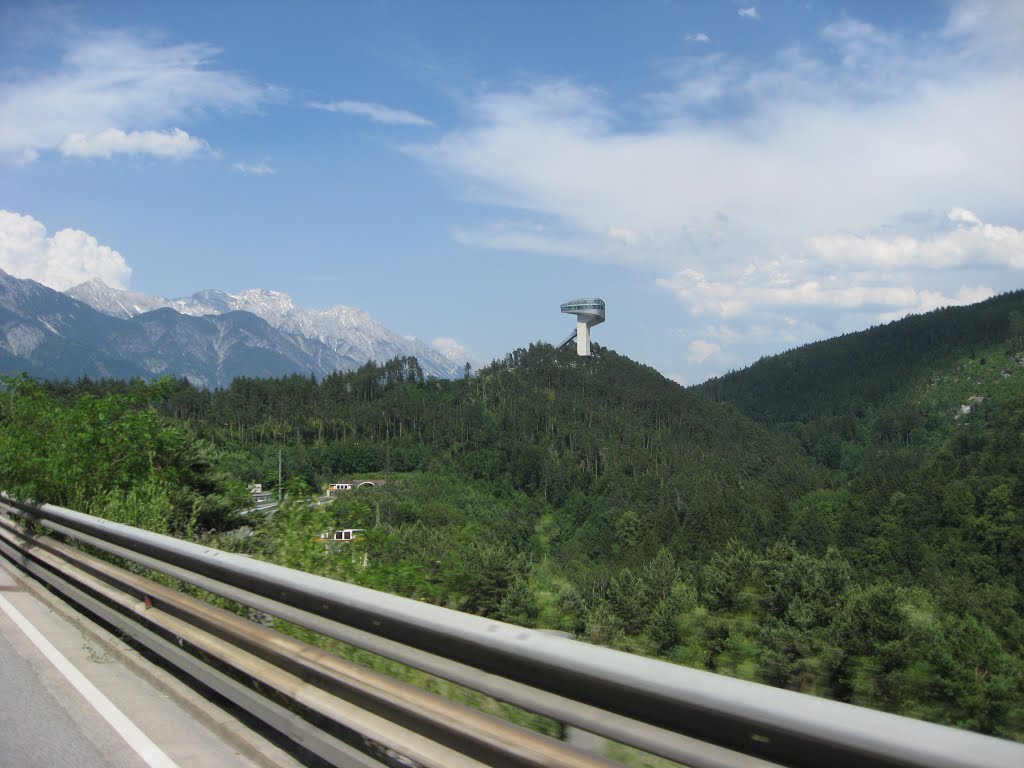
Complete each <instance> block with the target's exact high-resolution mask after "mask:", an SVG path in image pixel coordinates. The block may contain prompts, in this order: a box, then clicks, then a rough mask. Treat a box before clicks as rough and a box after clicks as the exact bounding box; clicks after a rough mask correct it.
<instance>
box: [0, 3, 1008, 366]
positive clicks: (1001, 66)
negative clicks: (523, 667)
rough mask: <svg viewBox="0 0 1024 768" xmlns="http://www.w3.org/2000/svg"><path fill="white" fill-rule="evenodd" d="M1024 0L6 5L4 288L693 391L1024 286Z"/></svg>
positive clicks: (0, 63) (0, 221) (0, 53)
mask: <svg viewBox="0 0 1024 768" xmlns="http://www.w3.org/2000/svg"><path fill="white" fill-rule="evenodd" d="M1022 52H1024V3H1021V2H1018V0H1004V1H1002V2H1000V1H998V0H991V1H987V0H963V1H962V2H961V1H956V2H913V1H911V0H907V1H905V2H898V3H894V2H881V1H879V2H847V3H833V2H822V1H820V0H815V1H813V2H795V1H794V2H789V1H787V0H775V1H774V2H739V3H736V2H731V1H730V0H715V1H712V0H706V1H705V2H683V1H682V0H679V1H676V2H673V1H672V0H646V1H635V2H625V1H623V2H595V1H591V2H583V1H582V0H580V1H578V2H568V1H566V2H544V3H542V2H486V3H480V2H470V0H465V1H463V2H436V3H417V2H411V1H408V2H360V3H356V2H309V3H273V2H217V3H209V2H198V1H192V0H183V1H180V2H176V3H132V2H127V1H121V2H109V3H104V2H96V1H90V2H88V3H81V4H77V5H76V4H74V3H70V4H59V5H58V4H54V5H45V4H41V3H37V2H26V3H18V2H7V3H5V4H3V6H2V7H0V268H3V269H4V270H6V271H8V272H10V273H11V274H15V275H17V276H20V277H31V278H33V279H36V280H39V281H40V282H44V283H46V284H48V285H51V286H53V287H56V288H61V289H63V288H67V287H70V286H71V285H73V284H76V283H78V282H81V281H83V280H86V279H89V278H91V277H102V278H103V279H105V280H106V281H107V282H108V283H110V284H112V285H115V286H118V287H126V288H132V289H134V290H139V291H143V292H146V293H150V294H159V295H164V296H169V297H173V296H181V295H186V294H189V293H193V292H195V291H197V290H200V289H203V288H221V289H225V290H229V291H234V290H241V289H244V288H269V289H276V290H281V291H286V292H288V293H290V294H292V295H293V296H294V298H295V300H296V303H297V304H299V305H300V306H304V307H310V308H325V307H329V306H333V305H337V304H345V305H349V306H355V307H359V308H361V309H365V310H367V311H369V312H370V313H371V314H372V315H374V316H375V317H376V318H377V319H378V320H379V321H381V322H382V323H384V324H385V325H386V326H388V327H390V328H392V329H394V330H396V331H398V332H400V333H404V334H408V335H415V336H418V337H420V338H422V339H424V340H426V341H427V342H433V343H435V345H436V346H438V347H439V348H454V349H456V350H458V354H460V355H462V356H467V357H470V358H471V359H473V360H474V361H475V362H476V363H486V362H488V361H489V360H491V359H493V358H495V357H500V356H503V355H504V354H505V353H506V352H507V351H509V350H511V349H513V348H515V347H519V346H525V345H527V344H529V343H530V342H532V341H535V340H538V339H541V340H545V341H552V342H554V341H558V340H561V338H563V337H564V335H565V334H566V333H567V332H568V331H569V330H570V329H571V327H572V318H570V317H568V316H564V315H560V314H559V312H558V305H559V303H561V302H563V301H566V300H568V299H572V298H576V297H578V296H600V297H602V298H604V299H605V301H606V302H607V304H608V321H607V322H606V323H605V324H604V325H602V326H599V327H598V328H597V329H595V332H594V338H595V340H596V341H598V342H599V343H600V344H603V345H605V346H609V347H611V348H613V349H616V350H617V351H619V352H621V353H623V354H626V355H628V356H630V357H632V358H634V359H636V360H638V361H640V362H643V363H645V364H648V365H651V366H653V367H655V368H657V369H658V370H660V371H662V372H663V373H665V374H666V375H668V376H671V377H673V378H675V379H677V380H679V381H681V382H685V383H697V382H699V381H702V380H703V379H705V378H707V377H708V376H710V375H714V374H719V373H722V372H725V371H727V370H730V369H735V368H740V367H742V366H744V365H747V364H749V363H751V362H753V361H755V360H756V359H758V358H759V357H761V356H762V355H765V354H771V353H774V352H777V351H781V350H783V349H787V348H790V347H793V346H795V345H798V344H801V343H804V342H808V341H814V340H817V339H820V338H825V337H829V336H833V335H836V334H839V333H844V332H848V331H852V330H859V329H862V328H866V327H869V326H871V325H873V324H877V323H879V322H885V321H888V320H890V319H894V318H897V317H901V316H903V315H905V314H907V313H909V312H920V311H926V310H929V309H932V308H935V307H938V306H948V305H952V304H959V303H966V302H971V301H976V300H979V299H983V298H985V297H987V296H990V295H993V294H994V293H999V292H1002V291H1006V290H1013V289H1017V288H1021V287H1024V140H1022V139H1021V137H1022V136H1024V53H1022Z"/></svg>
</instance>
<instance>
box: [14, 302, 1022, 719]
mask: <svg viewBox="0 0 1024 768" xmlns="http://www.w3.org/2000/svg"><path fill="white" fill-rule="evenodd" d="M1020 301H1021V295H1020V294H1014V295H1011V296H1010V297H1000V299H998V300H994V301H993V302H987V303H986V304H984V305H981V306H980V308H965V309H962V310H956V311H954V312H953V314H952V315H948V314H946V313H936V314H935V315H934V316H932V315H929V316H925V318H911V319H908V320H906V321H902V323H899V324H895V325H893V326H887V327H886V328H885V329H875V330H874V331H870V332H867V334H868V336H867V337H864V338H869V339H870V338H875V339H876V340H877V339H878V338H886V339H889V341H888V342H887V343H889V344H890V347H891V350H896V351H895V352H890V355H889V356H882V357H870V356H871V355H876V354H877V353H878V350H879V349H880V348H881V346H880V345H879V344H877V343H875V344H869V343H866V342H865V341H864V340H863V338H861V337H859V336H857V335H855V336H852V337H847V338H844V339H839V340H836V341H833V342H828V343H824V344H823V345H820V348H819V347H817V346H815V347H810V348H804V349H803V350H798V351H797V353H798V354H799V355H804V356H806V357H805V358H801V359H803V360H805V362H806V364H807V366H808V369H809V370H813V371H819V372H820V376H821V378H820V379H818V380H808V382H807V383H805V382H804V380H803V379H801V378H800V377H797V376H795V375H790V374H786V375H784V374H785V371H786V365H787V363H786V362H785V361H786V360H787V359H788V358H786V356H782V357H781V358H778V359H775V360H772V361H765V363H764V364H762V365H759V366H755V367H754V368H752V369H749V370H748V371H746V372H742V373H741V374H736V375H735V376H734V377H727V380H728V383H729V386H735V390H734V391H735V392H737V393H743V392H756V391H757V387H759V386H764V385H762V384H760V383H759V382H758V381H757V380H756V377H755V376H754V373H753V372H756V371H758V370H761V369H762V368H763V369H764V370H766V371H767V372H768V374H771V375H767V374H766V376H767V379H768V380H769V381H772V380H774V381H775V382H776V384H777V385H778V386H782V385H783V384H785V385H786V386H790V387H791V388H792V390H793V397H796V398H803V399H804V400H805V401H806V402H807V403H809V405H808V409H807V411H806V412H801V411H798V410H796V408H795V406H791V405H789V404H788V403H786V397H785V393H784V392H783V393H781V394H780V395H779V396H778V397H775V396H774V395H771V394H770V393H769V394H763V392H764V390H762V396H761V399H760V400H758V399H757V398H756V397H754V396H750V397H749V398H748V400H747V401H743V399H742V398H741V397H737V403H738V404H740V405H741V406H743V407H748V408H750V405H749V403H758V402H760V403H762V407H764V408H766V409H767V408H776V409H777V410H776V413H777V414H781V415H791V416H792V419H793V420H792V421H791V422H788V423H785V424H778V423H776V424H770V423H759V422H758V421H756V420H754V419H753V418H751V417H750V416H748V415H744V414H743V413H741V411H740V410H739V409H738V408H737V407H734V406H733V405H731V404H729V403H723V402H713V401H712V400H711V399H709V398H708V397H705V396H704V394H702V393H700V392H695V391H692V390H691V391H688V390H685V389H683V388H681V387H679V386H678V385H676V384H674V383H673V382H671V381H669V380H667V379H665V378H664V377H662V376H661V375H660V374H658V373H657V372H655V371H654V370H652V369H650V368H647V367H645V366H642V365H640V364H637V363H635V362H633V361H631V360H629V359H627V358H625V357H622V356H620V355H617V354H615V353H614V352H612V351H610V350H605V349H600V348H597V351H598V356H597V357H596V358H593V359H587V358H579V357H577V356H576V354H575V353H574V351H572V350H556V349H554V348H552V347H551V346H550V345H546V344H535V345H531V346H530V347H529V348H528V349H522V350H517V351H515V352H513V353H510V354H509V355H507V356H506V357H505V358H504V359H503V360H500V361H497V362H495V363H493V364H492V365H490V366H488V367H487V368H484V369H482V370H480V371H479V372H477V373H475V374H473V375H470V376H467V377H466V378H465V379H461V380H457V381H438V380H435V379H428V378H426V377H425V376H424V374H423V371H422V369H421V368H420V367H419V365H418V363H417V362H416V360H415V359H413V358H399V359H395V360H392V361H389V362H387V363H385V364H383V365H374V364H367V365H364V366H363V367H361V368H359V369H358V370H356V371H352V372H349V373H336V374H332V375H330V376H327V377H326V378H324V379H323V380H319V381H318V380H316V379H315V378H313V377H304V376H289V377H284V378H278V379H252V378H239V379H235V380H234V381H233V382H232V384H231V385H230V386H228V387H226V388H222V389H216V390H212V391H211V390H204V389H197V388H195V387H193V386H191V385H190V384H189V383H187V382H186V381H183V380H165V381H161V382H158V383H155V384H146V383H143V382H138V381H136V382H132V383H126V382H118V381H103V382H92V381H87V380H82V381H78V382H63V383H59V382H49V383H42V384H37V383H34V382H32V381H30V380H28V379H25V378H21V379H16V380H7V381H6V382H0V487H3V488H5V489H6V490H9V491H12V492H14V493H16V494H17V495H20V496H22V497H24V498H34V499H38V500H41V501H55V502H57V503H62V504H65V505H68V506H73V507H78V508H82V509H84V511H88V512H91V513H93V514H99V515H104V516H109V517H114V518H115V519H120V520H123V521H125V522H131V523H133V524H142V525H146V526H148V527H152V528H154V529H156V530H163V531H170V532H173V533H176V534H178V535H183V536H191V537H194V536H201V537H203V541H205V542H208V543H211V544H214V545H216V546H221V547H228V548H234V549H239V550H241V551H245V552H246V553H247V554H250V555H252V556H254V557H261V558H265V559H267V560H271V561H274V562H278V563H281V564H283V565H287V566H291V567H298V568H303V569H306V570H309V571H311V572H315V573H321V574H324V575H328V576H331V577H334V578H340V579H345V580H348V581H352V582H355V583H359V584H363V585H366V586H370V587H374V588H377V589H383V590H387V591H391V592H395V593H398V594H403V595H407V596H410V597H415V598H418V599H423V600H428V601H431V602H434V603H437V604H439V605H446V606H449V607H453V608H457V609H460V610H464V611H470V612H473V613H477V614H480V615H485V616H491V617H494V618H496V619H500V620H505V621H511V622H514V623H519V624H525V625H530V626H540V627H550V628H556V629H561V630H566V631H571V632H573V633H575V634H576V635H577V636H578V637H580V638H582V639H585V640H588V641H590V642H596V643H602V644H606V645H610V646H613V647H618V648H623V649H626V650H630V651H633V652H637V653H645V654H651V655H657V656H661V657H663V658H668V659H671V660H674V661H676V662H678V663H682V664H689V665H693V666H696V667H700V668H705V669H710V670H713V671H717V672H721V673H725V674H729V675H735V676H738V677H743V678H746V679H750V680H757V681H761V682H766V683H770V684H773V685H777V686H782V687H787V688H792V689H796V690H802V691H806V692H811V693H815V694H819V695H825V696H830V697H834V698H838V699H841V700H846V701H852V702H855V703H858V704H864V705H867V706H873V707H878V708H882V709H887V710H890V711H895V712H901V713H903V714H908V715H913V716H917V717H923V718H927V719H931V720H935V721H938V722H943V723H949V724H954V725H959V726H962V727H969V728H974V729H978V730H982V731H985V732H990V733H998V734H1002V735H1005V736H1009V737H1012V738H1018V739H1019V738H1022V737H1024V704H1022V702H1024V656H1022V649H1024V597H1022V596H1024V481H1022V478H1024V335H1022V334H1020V333H1019V332H1017V331H1018V325H1015V324H1014V323H1016V322H1017V320H1016V319H1014V318H1016V317H1017V316H1016V315H1013V314H1012V312H1013V311H1019V310H1017V307H1019V305H1020ZM993 307H995V308H997V309H998V311H992V310H993ZM972 310H973V312H972ZM950 317H952V318H960V319H961V320H962V321H963V323H964V324H965V325H966V326H969V327H966V328H965V329H963V330H962V332H960V335H959V336H957V335H955V334H954V335H953V336H948V337H947V338H946V340H945V341H943V342H940V341H935V340H934V339H935V338H936V337H941V336H942V335H943V332H942V331H941V330H935V328H941V327H942V324H943V323H947V321H948V322H949V323H950V325H951V326H954V325H955V323H952V321H949V318H950ZM975 320H977V322H974V321H975ZM922 321H928V322H925V327H924V328H923V329H922V328H919V326H918V324H919V323H921V322H922ZM933 321H941V322H939V323H938V324H937V325H936V326H935V327H932V328H931V329H930V330H929V324H930V323H932V322H933ZM986 324H988V325H989V326H990V328H989V330H987V331H986V330H984V327H985V325H986ZM979 326H980V329H979ZM907 328H911V329H917V330H915V331H914V333H917V334H918V335H919V338H921V339H933V341H931V342H928V343H925V342H922V344H924V346H925V350H926V351H925V352H921V351H920V350H917V351H915V350H914V349H913V348H912V347H913V345H912V344H911V343H910V341H908V340H906V339H905V338H904V336H903V334H904V331H905V329H907ZM950 333H952V332H950ZM871 334H876V336H875V337H872V336H871ZM877 334H882V335H881V336H877ZM950 338H956V339H960V341H959V342H957V343H958V344H964V345H966V346H963V347H962V348H961V349H960V353H959V356H957V354H956V353H955V352H954V351H951V350H950V349H945V350H944V347H955V345H954V344H952V343H951V342H950V341H949V339H950ZM970 339H975V341H974V342H970V341H969V340H970ZM964 340H967V341H964ZM986 340H988V341H986ZM971 343H973V344H974V347H973V349H972V348H971V346H970V344H971ZM845 344H850V345H851V347H850V349H851V350H857V352H856V354H861V355H863V356H864V357H863V359H862V360H861V363H860V365H859V368H861V369H859V370H857V371H856V372H855V371H853V370H847V369H846V368H842V367H841V364H842V365H847V363H846V362H844V361H846V360H847V358H848V357H853V359H856V357H855V355H854V353H853V352H849V354H848V352H847V351H844V350H845V349H846V348H845V347H844V346H843V345H845ZM832 345H834V346H832ZM929 345H930V346H929ZM819 350H820V354H822V355H823V357H822V358H821V359H819V358H818V355H819ZM928 350H930V351H928ZM972 351H973V355H972ZM791 354H792V353H791ZM929 354H930V355H931V357H930V358H929V357H928V355H929ZM869 359H870V360H876V361H877V364H876V366H875V367H874V368H872V367H870V366H869V365H868V364H867V363H866V362H864V360H869ZM823 361H824V362H823ZM829 361H831V362H829ZM812 364H813V365H812ZM829 365H831V366H832V367H833V368H834V369H835V370H831V371H829V373H828V377H827V378H825V372H826V371H828V369H829ZM850 365H852V364H850ZM901 366H903V367H901ZM773 372H781V373H777V375H776V373H773ZM873 373H877V374H878V378H879V381H872V374H873ZM772 376H776V378H775V379H772ZM744 377H746V378H744ZM857 377H859V378H860V379H861V380H862V383H861V384H859V385H856V384H850V383H848V382H845V381H843V379H844V378H857ZM851 389H854V390H857V391H858V392H861V393H864V392H871V393H874V394H872V395H871V396H870V397H864V399H863V400H862V401H860V402H861V405H860V406H859V407H858V408H857V409H856V410H850V409H848V407H847V404H846V402H845V401H844V400H843V398H844V396H845V395H844V393H849V391H850V390H851ZM819 390H820V392H821V402H823V403H831V405H822V406H820V407H819V406H818V402H817V401H814V400H813V392H815V391H819ZM745 402H746V403H747V404H746V405H744V403H745ZM783 404H785V407H786V408H788V409H789V410H787V411H783V410H782V405H783ZM751 410H752V411H753V410H754V409H753V408H751ZM761 415H762V418H765V417H764V415H763V414H761ZM775 418H780V416H779V415H777V416H776V417H775ZM765 421H766V422H770V421H771V419H769V418H765ZM279 455H280V456H281V457H282V460H283V463H284V477H285V484H284V487H285V490H286V491H287V492H288V493H289V494H290V495H291V496H292V498H293V499H295V501H294V502H293V503H291V504H286V505H285V506H284V508H283V509H282V510H281V511H280V512H278V513H277V514H276V515H274V516H273V517H272V518H270V519H268V520H266V521H263V522H261V521H259V520H254V516H253V515H249V516H248V517H246V518H245V521H246V522H248V523H249V525H250V526H252V528H253V530H252V535H250V536H244V537H237V536H231V535H228V534H224V533H223V531H225V530H227V529H228V528H230V527H231V526H232V525H233V524H237V522H238V520H237V519H233V516H232V514H231V510H232V508H233V506H234V508H237V504H238V501H237V499H238V495H239V490H240V489H241V493H242V494H243V495H244V486H242V485H241V483H246V482H251V481H261V482H263V483H264V486H265V487H269V488H273V487H274V485H275V484H276V482H277V476H278V456H279ZM367 477H378V478H386V479H387V480H388V482H387V483H385V484H382V485H381V486H380V487H378V488H376V489H373V490H365V489H364V490H362V491H353V492H351V493H346V494H342V495H341V496H340V497H339V498H338V499H337V500H335V501H333V502H332V503H331V504H329V505H326V506H311V505H310V504H309V503H308V502H306V501H305V500H304V499H305V497H306V495H307V494H308V493H309V492H310V491H311V490H312V488H314V487H322V486H323V485H324V484H326V483H327V482H338V481H344V480H351V479H355V478H367ZM332 527H338V528H347V527H352V528H365V529H367V534H366V537H365V539H364V540H363V541H361V542H358V543H353V544H352V545H351V547H350V549H351V550H352V551H351V554H350V552H349V551H346V552H344V553H339V552H333V553H332V552H325V551H324V549H323V547H322V545H316V544H313V543H312V539H313V538H314V537H315V536H316V535H317V534H318V533H319V532H320V531H322V530H325V529H328V528H332ZM356 555H359V556H356Z"/></svg>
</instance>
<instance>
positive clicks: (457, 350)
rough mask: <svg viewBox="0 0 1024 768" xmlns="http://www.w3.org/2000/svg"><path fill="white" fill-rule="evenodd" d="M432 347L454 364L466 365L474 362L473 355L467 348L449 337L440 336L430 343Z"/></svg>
mask: <svg viewBox="0 0 1024 768" xmlns="http://www.w3.org/2000/svg"><path fill="white" fill-rule="evenodd" d="M430 346H432V347H433V348H434V349H436V350H437V351H438V352H440V353H441V354H442V355H444V356H445V357H447V358H448V359H449V360H451V361H453V362H456V363H466V362H470V361H471V360H472V355H471V354H470V351H469V350H468V349H467V348H466V347H465V346H463V345H462V344H460V343H459V342H457V341H456V340H455V339H452V338H449V337H447V336H439V337H438V338H436V339H434V340H433V341H432V342H430Z"/></svg>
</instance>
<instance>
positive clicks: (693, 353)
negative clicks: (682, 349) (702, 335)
mask: <svg viewBox="0 0 1024 768" xmlns="http://www.w3.org/2000/svg"><path fill="white" fill-rule="evenodd" d="M721 351H722V348H721V347H720V346H718V345H717V344H714V343H712V342H710V341H704V340H703V339H697V340H696V341H691V342H690V356H689V361H690V362H691V363H703V362H705V361H706V360H707V359H708V358H709V357H711V356H712V355H717V354H718V353H719V352H721Z"/></svg>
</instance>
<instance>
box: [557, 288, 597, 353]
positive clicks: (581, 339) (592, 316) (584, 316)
mask: <svg viewBox="0 0 1024 768" xmlns="http://www.w3.org/2000/svg"><path fill="white" fill-rule="evenodd" d="M562 311H563V312H565V313H566V314H569V315H576V329H575V330H574V331H573V332H572V333H570V334H569V336H568V337H567V338H566V340H565V341H563V342H562V343H561V344H560V345H559V347H564V346H565V345H566V344H568V343H569V342H570V341H572V340H573V339H576V354H578V355H581V356H583V357H590V329H591V328H592V327H593V326H595V325H597V324H598V323H603V322H604V300H603V299H573V300H572V301H567V302H565V304H563V305H562Z"/></svg>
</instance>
